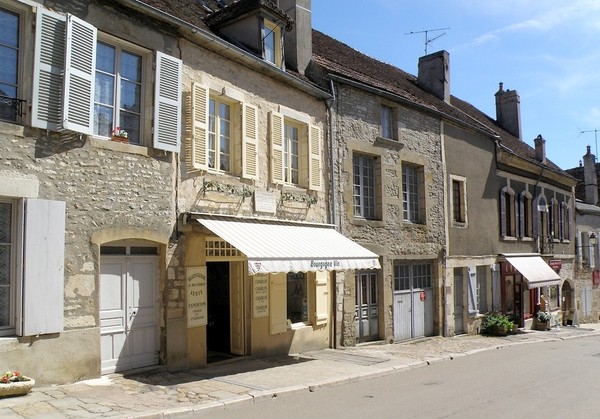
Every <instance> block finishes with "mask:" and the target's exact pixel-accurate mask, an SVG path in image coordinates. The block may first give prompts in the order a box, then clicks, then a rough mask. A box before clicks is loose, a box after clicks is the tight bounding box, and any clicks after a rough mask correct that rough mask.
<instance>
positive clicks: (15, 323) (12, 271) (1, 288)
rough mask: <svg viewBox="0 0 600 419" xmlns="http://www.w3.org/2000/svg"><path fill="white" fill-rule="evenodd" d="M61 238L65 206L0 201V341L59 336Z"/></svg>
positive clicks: (62, 312)
mask: <svg viewBox="0 0 600 419" xmlns="http://www.w3.org/2000/svg"><path fill="white" fill-rule="evenodd" d="M64 239H65V203H64V202H58V201H46V200H41V199H18V200H11V199H4V198H0V336H11V335H15V334H16V335H19V336H33V335H38V334H46V333H56V332H62V331H63V315H64V308H63V301H64V272H63V266H64ZM23 283H25V284H27V287H23V286H22V285H23ZM40 307H43V308H44V309H43V310H41V309H40Z"/></svg>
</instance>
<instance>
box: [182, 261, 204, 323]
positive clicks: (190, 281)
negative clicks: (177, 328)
mask: <svg viewBox="0 0 600 419" xmlns="http://www.w3.org/2000/svg"><path fill="white" fill-rule="evenodd" d="M186 278H187V280H186V284H185V290H186V307H187V327H188V328H191V327H198V326H206V324H207V319H208V309H207V304H206V301H207V300H206V266H196V267H191V268H187V271H186Z"/></svg>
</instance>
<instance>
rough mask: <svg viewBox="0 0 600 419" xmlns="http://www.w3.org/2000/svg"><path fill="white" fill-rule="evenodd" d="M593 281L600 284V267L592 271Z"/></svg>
mask: <svg viewBox="0 0 600 419" xmlns="http://www.w3.org/2000/svg"><path fill="white" fill-rule="evenodd" d="M592 281H593V282H594V285H600V271H599V270H598V269H594V271H593V272H592Z"/></svg>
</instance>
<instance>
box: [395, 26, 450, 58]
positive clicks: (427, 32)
mask: <svg viewBox="0 0 600 419" xmlns="http://www.w3.org/2000/svg"><path fill="white" fill-rule="evenodd" d="M449 29H450V28H439V29H425V30H424V31H411V32H408V33H405V34H404V35H416V34H418V33H424V34H425V55H427V46H428V45H429V44H431V43H432V42H433V41H435V40H436V39H438V38H441V37H442V36H444V35H446V32H444V33H443V34H440V35H438V36H436V37H435V38H429V32H439V31H445V30H449Z"/></svg>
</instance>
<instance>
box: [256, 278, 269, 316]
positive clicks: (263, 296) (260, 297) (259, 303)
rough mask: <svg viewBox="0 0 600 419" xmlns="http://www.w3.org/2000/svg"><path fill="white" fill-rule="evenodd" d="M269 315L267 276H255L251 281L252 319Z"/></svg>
mask: <svg viewBox="0 0 600 419" xmlns="http://www.w3.org/2000/svg"><path fill="white" fill-rule="evenodd" d="M268 315H269V275H268V274H256V275H254V278H253V280H252V317H253V318H255V319H256V318H259V317H266V316H268Z"/></svg>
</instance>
